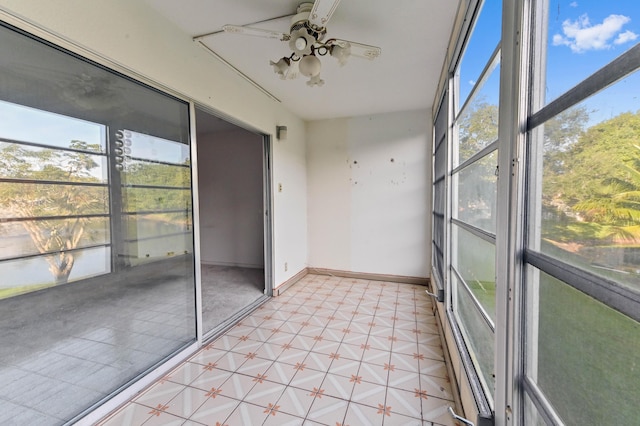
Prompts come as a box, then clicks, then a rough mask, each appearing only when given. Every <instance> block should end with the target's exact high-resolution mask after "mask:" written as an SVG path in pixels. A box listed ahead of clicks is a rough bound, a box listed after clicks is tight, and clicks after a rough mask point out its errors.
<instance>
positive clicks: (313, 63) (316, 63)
mask: <svg viewBox="0 0 640 426" xmlns="http://www.w3.org/2000/svg"><path fill="white" fill-rule="evenodd" d="M321 68H322V64H321V63H320V59H318V58H316V57H315V56H313V55H307V56H305V57H304V58H302V59H300V72H301V73H302V75H304V76H305V77H313V76H316V75H318V74H320V69H321Z"/></svg>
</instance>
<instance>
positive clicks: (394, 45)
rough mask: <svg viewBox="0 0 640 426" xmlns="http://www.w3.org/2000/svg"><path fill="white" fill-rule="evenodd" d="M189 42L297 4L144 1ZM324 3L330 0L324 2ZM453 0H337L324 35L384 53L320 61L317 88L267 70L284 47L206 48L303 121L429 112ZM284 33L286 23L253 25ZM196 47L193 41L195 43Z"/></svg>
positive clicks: (227, 38)
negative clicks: (342, 60)
mask: <svg viewBox="0 0 640 426" xmlns="http://www.w3.org/2000/svg"><path fill="white" fill-rule="evenodd" d="M145 1H146V2H147V4H148V5H149V6H150V7H151V8H153V9H155V10H156V11H157V12H159V13H160V14H162V15H164V16H165V17H166V18H167V19H169V20H170V21H172V22H174V23H175V24H176V25H177V26H178V27H180V28H181V29H182V30H183V31H184V32H185V33H187V34H188V35H189V36H190V37H195V36H199V35H202V34H207V33H211V32H215V31H219V30H221V29H222V26H223V25H225V24H235V25H246V24H251V23H254V22H258V21H262V20H267V19H270V18H273V17H277V16H284V15H289V14H292V13H294V12H295V10H296V8H297V6H298V5H299V4H300V3H301V2H302V1H301V0H180V1H176V0H145ZM327 1H330V0H327ZM457 7H458V0H342V1H341V2H340V4H339V5H338V7H337V9H336V11H335V13H334V15H333V17H332V18H331V20H330V21H329V24H328V25H327V29H328V31H327V36H326V37H325V39H329V38H339V39H345V40H350V41H355V42H360V43H365V44H369V45H374V46H379V47H381V48H382V54H381V56H380V57H378V58H377V59H375V60H373V61H369V60H367V59H362V58H358V57H351V58H350V59H349V62H348V63H347V64H346V65H345V66H344V67H340V66H339V65H338V63H337V61H336V60H335V59H334V58H332V57H330V56H329V55H327V56H325V57H322V58H321V61H322V73H321V77H322V79H323V80H325V84H324V86H322V87H309V86H307V85H306V81H307V78H305V77H302V76H300V77H298V79H296V80H281V79H280V78H279V77H278V76H277V75H276V74H275V73H274V72H273V68H272V67H271V66H269V61H270V60H273V61H277V60H278V59H279V58H281V57H283V56H289V55H290V54H291V51H290V49H289V46H288V42H282V41H278V40H275V39H265V38H259V37H251V36H244V35H234V34H227V33H224V32H222V33H219V34H216V35H213V36H210V37H207V38H205V39H203V40H202V41H203V42H204V43H206V45H207V46H208V47H209V48H210V49H212V50H214V51H215V52H216V53H217V54H219V55H220V56H221V57H223V58H224V59H225V60H227V61H228V62H229V63H230V64H232V65H233V66H234V67H236V68H237V69H239V70H240V71H241V72H242V73H244V74H246V75H247V76H248V77H250V78H251V79H253V80H254V81H255V82H256V83H258V84H259V85H260V86H262V87H263V88H265V89H266V90H267V91H268V92H269V93H271V94H272V95H273V96H275V97H276V98H278V99H279V100H280V101H282V103H283V104H284V105H285V106H286V107H288V108H289V109H290V110H292V111H293V112H295V113H296V114H297V115H299V116H300V117H302V118H304V119H307V120H318V119H326V118H336V117H349V116H358V115H368V114H377V113H384V112H392V111H404V110H412V109H419V108H428V107H430V106H431V104H432V103H433V98H434V96H435V91H436V86H437V83H438V79H439V76H440V71H441V70H442V64H443V62H444V58H445V54H446V48H447V44H448V41H449V37H450V35H451V28H452V26H453V21H454V15H455V12H456V9H457ZM254 26H255V27H259V28H264V29H270V30H276V31H280V32H284V33H288V32H289V26H290V22H289V18H282V19H277V20H273V21H269V22H266V23H262V24H257V25H254ZM194 43H195V42H194Z"/></svg>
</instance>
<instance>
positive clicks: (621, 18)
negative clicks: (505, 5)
mask: <svg viewBox="0 0 640 426" xmlns="http://www.w3.org/2000/svg"><path fill="white" fill-rule="evenodd" d="M638 42H640V1H638V0H615V1H597V0H549V33H548V48H547V52H548V59H547V93H546V95H547V101H551V100H553V99H555V98H556V97H558V96H559V95H560V94H562V93H564V92H565V91H566V90H567V89H569V88H571V87H573V86H574V85H575V84H577V83H579V82H580V81H582V80H583V79H584V78H585V77H587V76H588V75H590V74H592V73H593V72H595V71H597V70H598V69H600V68H601V67H603V66H604V65H606V64H607V63H609V62H611V61H612V60H613V59H615V58H616V57H618V56H620V55H621V54H623V53H624V52H626V51H627V50H629V49H630V48H631V47H633V46H634V45H636V44H637V43H638ZM639 92H640V76H639V75H636V74H633V75H631V76H629V77H627V78H625V79H624V80H622V81H620V82H618V83H616V84H614V85H612V86H610V87H609V88H607V89H605V90H604V91H601V92H600V93H598V94H597V95H595V96H593V97H592V98H590V99H588V100H587V101H586V102H585V103H584V105H585V106H586V107H587V109H588V110H589V111H590V112H591V120H590V124H595V123H597V122H600V121H602V120H606V119H608V118H611V117H613V116H615V115H618V114H620V113H622V112H627V111H630V112H636V111H637V110H639V109H640V102H639V101H638V99H637V97H636V95H637V94H638V93H639Z"/></svg>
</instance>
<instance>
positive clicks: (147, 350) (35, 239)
mask: <svg viewBox="0 0 640 426" xmlns="http://www.w3.org/2000/svg"><path fill="white" fill-rule="evenodd" d="M0 58H3V59H2V60H0V76H1V79H2V84H0V143H1V144H2V145H0V163H2V164H0V170H1V171H0V173H2V175H1V177H0V180H3V179H4V180H5V182H1V183H0V218H2V219H9V220H1V221H0V223H2V227H1V228H0V230H1V231H2V232H3V233H7V234H8V235H10V237H11V238H10V240H12V241H16V243H17V244H16V245H15V248H14V249H12V248H11V247H7V245H8V243H7V245H5V239H4V237H5V236H6V235H3V236H2V237H3V238H0V240H2V241H1V242H0V252H1V253H2V256H6V257H4V258H3V259H0V334H1V335H2V336H3V337H2V345H0V377H9V376H11V377H15V380H16V381H15V382H14V384H15V386H14V384H12V386H11V387H12V389H36V388H37V398H34V397H33V392H12V393H11V397H12V400H11V402H9V401H8V400H4V399H3V398H0V413H3V414H4V413H11V412H13V411H12V410H15V407H16V406H19V407H20V410H21V414H24V415H25V416H26V417H25V418H27V417H28V418H30V419H38V420H39V423H46V424H55V423H69V424H71V423H74V422H75V421H74V417H75V416H78V415H79V414H80V413H82V412H83V411H85V410H87V409H88V408H89V407H91V406H92V405H94V404H96V403H99V402H100V401H104V400H106V399H108V398H110V397H111V396H113V394H114V393H116V392H118V391H120V390H122V389H123V387H124V386H126V385H127V384H128V383H131V382H132V381H133V380H135V379H137V378H139V377H140V375H142V374H145V373H147V372H149V371H151V370H153V369H154V368H155V367H157V366H158V365H160V364H161V363H162V362H164V361H165V360H166V359H168V358H169V357H171V356H172V355H174V354H175V353H177V352H178V351H181V350H183V349H184V348H185V347H187V346H188V345H190V344H192V343H193V342H194V341H195V339H196V320H195V291H194V290H195V268H194V256H193V249H192V245H193V243H192V241H193V227H192V226H190V224H191V221H192V219H191V206H190V200H191V191H190V190H189V189H180V190H172V189H164V188H165V187H180V188H190V186H191V185H190V181H189V180H187V179H185V177H184V175H183V174H182V173H168V172H167V170H168V169H165V170H162V171H161V172H159V173H157V175H158V176H155V177H151V178H150V177H149V176H154V173H156V172H155V171H153V170H158V169H156V168H154V169H153V170H150V169H148V170H145V171H144V172H142V171H140V172H138V173H137V176H141V174H142V173H147V172H148V173H149V176H146V177H145V178H144V179H147V180H146V181H145V183H150V182H149V179H151V181H152V182H156V181H158V182H159V183H158V184H157V185H156V184H155V183H154V186H158V187H161V188H162V189H160V190H146V191H145V189H144V188H131V187H127V184H128V181H127V179H126V177H127V175H126V174H127V170H125V168H124V167H123V170H122V172H117V171H116V170H118V169H119V167H118V165H119V164H121V162H119V161H118V160H119V158H118V156H120V157H121V158H120V160H122V159H123V158H124V156H128V157H129V158H128V159H129V160H130V161H131V162H132V163H133V161H135V160H136V159H135V158H130V157H131V156H132V155H134V153H133V151H134V150H136V152H135V155H137V156H139V157H143V158H145V159H147V160H149V161H148V162H152V161H155V162H165V163H168V164H177V165H184V166H186V167H185V168H186V169H188V168H189V163H188V160H189V155H188V152H189V146H188V142H189V105H188V103H186V102H183V101H180V100H178V99H176V98H175V97H172V96H167V95H165V94H163V93H162V92H160V91H157V90H154V89H150V88H149V87H147V86H145V85H141V84H139V83H137V82H135V81H134V80H132V79H130V78H124V77H122V76H121V75H120V74H117V73H113V72H111V71H109V70H108V69H106V68H104V67H100V66H96V65H95V64H93V63H90V62H87V61H84V60H83V59H82V58H80V57H78V56H77V55H70V54H68V53H67V52H65V51H64V50H63V49H61V48H54V47H52V46H51V45H50V44H48V43H41V42H40V41H39V40H38V39H37V38H36V37H32V36H26V35H25V34H23V33H21V32H16V31H13V30H12V29H10V28H8V27H6V26H2V25H0ZM22 105H24V106H22ZM118 129H132V130H135V132H134V133H138V134H139V135H153V136H144V137H142V136H140V137H138V136H134V135H131V140H130V142H132V143H131V144H130V145H129V146H125V145H124V141H123V146H122V147H119V146H118V145H117V143H116V142H117V138H116V137H115V134H116V133H117V130H118ZM107 135H109V138H108V139H107ZM138 138H140V139H141V140H140V141H139V142H136V141H137V140H138ZM107 142H108V143H107ZM34 144H35V145H38V146H39V147H40V148H35V147H34ZM47 148H49V149H47ZM61 148H62V149H61ZM118 148H120V150H118ZM125 148H127V149H128V150H130V151H131V152H127V149H125ZM85 151H87V152H88V154H87V153H85ZM96 154H100V155H96ZM107 156H109V157H108V158H109V159H110V160H113V161H114V163H113V164H110V167H105V163H104V160H103V158H106V157H107ZM127 165H128V164H127ZM111 166H113V167H111ZM105 170H106V172H105ZM132 176H136V172H134V171H132ZM122 177H125V179H121V178H122ZM7 178H8V179H11V180H17V179H20V180H21V183H18V182H7V181H6V180H7ZM164 178H166V179H164ZM30 181H38V182H43V181H46V182H47V183H44V182H43V183H32V182H30ZM174 181H175V182H174ZM62 182H65V184H62ZM176 182H177V184H176ZM162 192H164V195H163V194H162ZM123 206H124V207H123ZM123 208H131V209H133V210H135V211H134V212H133V213H139V212H140V211H141V210H142V209H151V210H153V211H160V212H159V213H157V216H156V217H154V218H151V217H145V218H144V222H145V223H144V224H143V223H142V222H141V223H140V224H137V225H136V234H135V235H133V236H132V239H133V242H131V241H126V240H127V239H130V240H131V238H129V237H130V235H128V229H127V226H128V223H127V220H128V219H129V218H128V215H127V214H124V213H123ZM166 209H175V210H180V211H181V212H182V213H181V216H182V219H180V220H178V219H172V218H171V217H165V216H164V215H165V214H164V213H161V211H162V210H166ZM93 214H99V215H100V216H101V217H100V218H96V219H94V218H87V217H86V216H87V215H93ZM31 217H35V218H36V219H35V220H25V219H27V218H31ZM47 217H48V218H47ZM50 219H51V220H50ZM165 222H167V223H171V224H173V223H174V222H175V225H173V226H178V225H179V227H181V229H183V236H182V237H181V240H179V241H177V242H167V241H165V239H168V238H171V237H168V236H167V235H162V237H161V238H156V242H155V243H153V246H154V247H157V248H158V249H161V250H162V251H163V252H164V255H163V256H160V255H158V256H157V257H153V260H155V261H153V262H151V261H149V262H138V263H136V262H129V261H128V258H127V255H128V247H127V245H128V244H137V241H138V240H137V238H138V235H141V236H142V235H144V236H147V237H148V238H152V237H153V238H155V236H157V235H158V232H156V228H157V227H158V226H161V224H162V223H165ZM25 226H26V228H25ZM144 227H150V228H151V230H149V229H145V228H144ZM27 228H28V229H27ZM163 232H164V231H163ZM94 239H95V242H94V241H93V240H94ZM18 241H19V242H18ZM99 241H102V242H104V244H105V245H104V246H100V247H94V248H87V246H90V245H94V244H98V242H99ZM142 241H146V240H142ZM187 241H191V242H190V243H189V244H188V243H187ZM159 242H162V244H160V243H159ZM62 247H64V249H62ZM82 247H85V248H82ZM43 248H44V249H45V250H44V251H47V250H49V251H54V254H47V255H44V254H42V255H41V254H39V253H40V252H42V251H43V250H42V249H43ZM185 251H188V253H186V254H185ZM34 252H35V253H34ZM143 252H144V253H149V254H150V257H151V256H155V254H154V253H153V252H150V251H148V250H146V249H144V250H143ZM28 253H31V254H32V255H30V256H28V257H23V256H24V255H26V254H28ZM167 253H173V254H172V255H167ZM71 255H72V256H73V257H70V256H71ZM55 284H64V285H55ZM33 290H40V291H33ZM17 331H19V332H17ZM34 365H38V366H55V368H52V369H49V370H50V371H52V372H54V373H55V372H57V373H59V374H60V375H63V376H64V377H63V380H54V381H55V386H43V376H42V371H40V370H38V371H36V370H34V369H33V366H34ZM16 371H19V372H20V376H19V377H17V376H15V372H16ZM60 377H62V376H60ZM56 378H59V377H58V376H56ZM0 417H2V416H1V415H0ZM31 423H33V421H32V422H31Z"/></svg>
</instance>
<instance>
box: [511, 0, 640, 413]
mask: <svg viewBox="0 0 640 426" xmlns="http://www.w3.org/2000/svg"><path fill="white" fill-rule="evenodd" d="M534 15H535V16H536V19H538V21H536V23H535V28H536V29H538V31H539V34H538V35H537V37H535V39H536V40H538V41H539V42H538V44H536V45H534V47H533V49H534V57H536V58H540V59H539V60H538V61H537V62H534V63H533V64H532V65H533V67H535V68H534V69H535V71H536V72H538V71H539V74H538V77H537V78H536V79H534V81H533V86H532V89H531V93H532V94H533V96H532V99H531V106H532V111H531V114H530V116H529V119H528V123H529V124H528V129H527V130H528V156H529V161H528V177H527V182H528V187H527V193H528V194H529V195H530V198H529V199H528V200H527V202H528V206H527V213H528V214H527V217H528V223H527V225H528V226H527V230H528V233H527V235H528V238H527V243H528V244H527V248H526V256H525V260H526V262H527V265H526V274H525V283H524V292H525V305H524V306H525V315H526V322H525V323H526V330H525V332H526V343H525V347H526V351H525V378H524V380H523V382H524V389H525V392H526V396H525V401H526V404H527V405H526V407H527V409H526V412H525V419H524V421H525V424H529V422H531V424H535V423H536V422H537V421H539V420H536V419H540V418H542V419H545V420H546V421H558V422H564V423H566V424H629V423H634V422H636V421H637V419H638V418H640V408H639V407H638V404H637V401H636V399H637V398H635V397H633V395H638V394H640V370H638V368H637V366H636V364H637V362H636V359H637V356H638V353H639V352H640V340H639V339H638V336H639V335H640V323H638V321H639V320H640V275H639V272H640V256H639V253H640V203H639V201H640V196H639V195H638V194H639V192H638V185H639V184H640V180H639V179H638V177H639V176H640V147H639V145H638V140H639V139H640V116H639V115H638V110H639V109H640V103H639V102H638V100H637V99H636V96H635V93H637V92H638V91H639V90H640V73H638V72H637V71H636V70H637V69H638V68H640V45H638V44H637V38H638V36H639V35H640V27H639V26H638V23H637V21H638V20H640V6H639V5H638V4H637V2H633V1H620V2H615V3H593V2H574V3H566V4H559V5H556V4H555V3H554V2H548V1H545V0H539V1H538V2H537V13H536V14H534ZM542 28H546V29H547V32H545V33H540V29H542Z"/></svg>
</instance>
